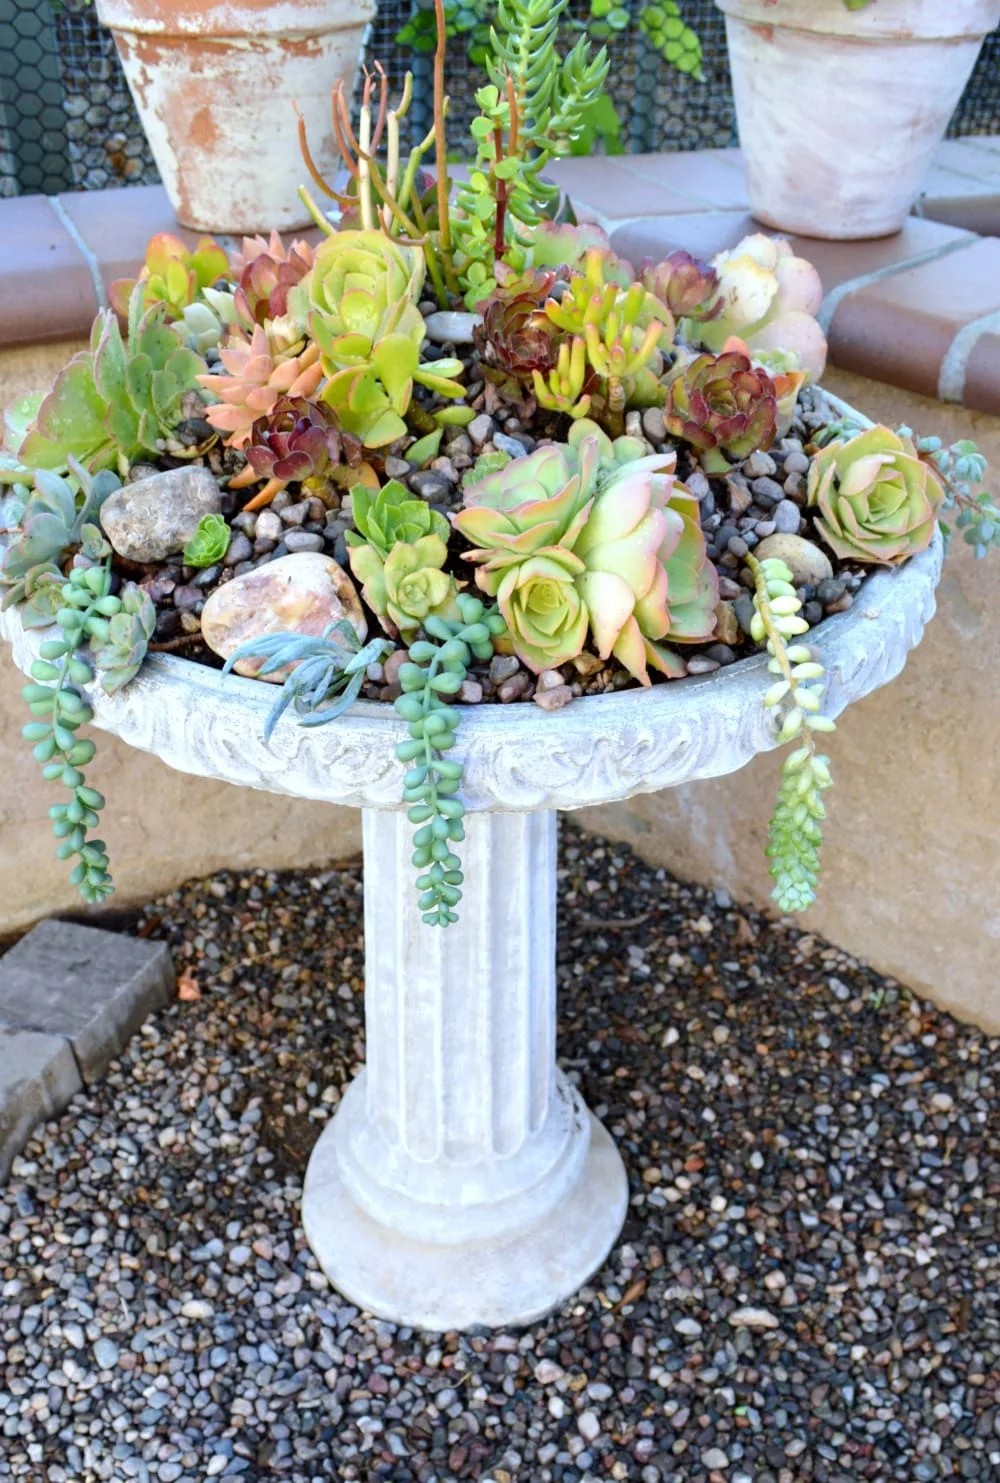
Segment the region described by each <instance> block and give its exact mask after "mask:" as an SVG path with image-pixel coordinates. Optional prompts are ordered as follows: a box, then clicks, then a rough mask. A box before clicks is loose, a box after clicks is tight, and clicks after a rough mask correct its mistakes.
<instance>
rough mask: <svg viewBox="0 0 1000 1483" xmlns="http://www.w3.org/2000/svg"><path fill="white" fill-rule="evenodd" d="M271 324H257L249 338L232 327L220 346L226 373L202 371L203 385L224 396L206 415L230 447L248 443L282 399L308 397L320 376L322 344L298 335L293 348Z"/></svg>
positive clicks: (220, 396) (306, 398)
mask: <svg viewBox="0 0 1000 1483" xmlns="http://www.w3.org/2000/svg"><path fill="white" fill-rule="evenodd" d="M273 328H274V327H273V326H268V327H267V328H264V327H263V326H262V325H259V324H258V325H255V327H254V331H253V335H252V336H251V337H250V338H249V339H248V338H247V336H246V335H245V334H244V333H243V331H242V330H240V329H238V328H235V327H234V328H233V329H231V330H230V332H229V340H228V342H227V343H226V345H225V346H223V348H222V349H221V350H220V351H219V359H220V360H221V362H222V365H223V367H224V369H225V371H226V375H224V376H220V375H204V376H199V377H198V380H199V381H200V383H201V385H202V386H203V387H204V388H205V390H206V391H210V392H213V393H214V394H215V396H217V397H218V398H219V399H220V400H219V402H218V403H216V404H215V405H213V406H211V407H209V408H208V410H207V411H206V413H205V416H206V418H207V420H208V421H209V422H210V423H211V424H212V426H213V427H214V428H217V429H218V430H219V432H226V433H228V434H229V437H228V438H227V439H226V444H227V446H228V447H230V448H245V447H246V445H247V444H248V443H249V442H250V440H251V438H252V436H253V429H254V424H255V423H256V422H257V421H258V420H259V419H260V418H262V417H269V416H270V415H271V413H272V412H273V411H274V409H275V407H276V406H277V405H278V403H279V402H280V401H282V400H283V399H285V398H291V399H292V400H295V399H298V398H303V399H305V400H307V401H308V400H309V398H310V397H312V396H313V395H314V394H315V393H316V392H317V391H318V389H319V386H320V383H321V382H322V379H323V367H322V365H321V364H320V355H319V346H318V345H314V344H313V345H305V344H304V342H303V341H302V340H298V341H296V342H295V343H293V344H292V346H291V347H290V348H289V347H288V346H287V345H286V344H285V343H284V342H283V339H282V338H281V337H276V336H275V335H274V333H273Z"/></svg>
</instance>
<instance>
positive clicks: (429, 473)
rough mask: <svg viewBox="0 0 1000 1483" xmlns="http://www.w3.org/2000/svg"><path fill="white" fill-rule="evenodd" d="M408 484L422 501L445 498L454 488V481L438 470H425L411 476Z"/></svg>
mask: <svg viewBox="0 0 1000 1483" xmlns="http://www.w3.org/2000/svg"><path fill="white" fill-rule="evenodd" d="M407 483H408V484H409V486H410V488H411V489H412V490H413V492H414V494H419V495H420V497H421V499H427V500H435V499H442V498H445V497H447V496H448V495H449V494H450V493H451V491H452V488H453V485H452V481H451V480H450V479H447V478H446V477H445V476H444V474H442V473H439V472H438V471H437V470H436V469H423V470H421V471H420V472H419V473H416V474H411V475H410V477H409V479H408V480H407Z"/></svg>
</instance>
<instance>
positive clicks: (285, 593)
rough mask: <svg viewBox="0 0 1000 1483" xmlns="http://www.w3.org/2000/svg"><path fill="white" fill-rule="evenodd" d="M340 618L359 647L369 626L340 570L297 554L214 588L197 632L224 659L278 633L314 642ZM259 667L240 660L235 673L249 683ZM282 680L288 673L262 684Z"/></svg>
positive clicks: (326, 559) (329, 561)
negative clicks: (307, 637)
mask: <svg viewBox="0 0 1000 1483" xmlns="http://www.w3.org/2000/svg"><path fill="white" fill-rule="evenodd" d="M339 618H346V619H347V621H348V622H349V623H350V625H351V627H352V628H353V629H354V630H355V632H356V633H357V635H358V639H359V641H360V642H361V643H364V641H365V638H366V637H367V634H368V624H367V622H366V620H365V615H364V612H363V610H362V607H361V600H360V598H359V597H358V594H357V591H356V589H355V586H354V583H353V582H352V581H351V579H350V577H349V576H348V575H347V573H346V572H345V571H344V569H343V567H342V566H339V565H338V564H337V562H335V561H334V560H333V558H332V557H331V556H322V555H321V554H320V553H319V552H318V551H298V552H295V553H294V554H293V555H291V556H279V557H278V559H277V561H270V562H268V563H267V565H266V566H260V567H257V569H256V570H255V571H252V572H245V573H244V574H243V575H242V576H240V577H234V578H233V580H232V581H231V582H226V583H225V585H224V586H222V587H217V588H216V589H215V591H214V592H213V593H212V595H211V597H210V598H209V599H208V601H207V602H206V603H205V608H204V611H203V613H202V615H201V631H202V635H203V636H204V639H205V642H206V644H207V645H208V647H209V648H210V649H211V650H212V651H213V652H214V653H216V654H219V655H221V657H222V658H223V659H228V658H229V656H230V654H232V653H233V652H234V651H235V650H236V649H238V648H239V647H240V645H241V644H245V643H247V642H248V641H249V640H250V639H256V638H262V637H263V636H264V635H265V634H270V633H282V632H285V633H309V634H316V635H317V636H319V635H320V634H322V632H323V630H324V629H325V628H326V627H327V626H328V624H330V623H335V622H336V621H337V620H338V619H339ZM262 662H263V661H262V660H258V659H241V660H239V661H238V662H237V664H236V665H235V666H234V668H235V670H236V673H237V674H241V675H249V676H250V677H251V678H252V677H254V676H256V674H257V671H258V670H259V668H260V665H261V663H262ZM286 674H287V667H286V668H285V669H280V670H276V671H275V672H274V673H273V674H269V675H263V676H261V678H263V679H265V680H268V681H270V682H271V683H273V684H278V685H280V684H281V683H282V682H283V681H284V679H285V676H286Z"/></svg>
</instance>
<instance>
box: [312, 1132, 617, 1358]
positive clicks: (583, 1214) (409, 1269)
mask: <svg viewBox="0 0 1000 1483" xmlns="http://www.w3.org/2000/svg"><path fill="white" fill-rule="evenodd" d="M587 1125H588V1131H589V1146H588V1149H587V1155H586V1158H585V1160H584V1163H583V1166H582V1168H581V1169H580V1174H579V1178H578V1179H577V1182H576V1184H575V1185H574V1186H573V1187H572V1188H571V1189H570V1191H569V1193H568V1195H566V1196H565V1198H564V1199H563V1200H562V1201H561V1203H560V1204H558V1205H557V1206H555V1207H554V1208H553V1209H551V1210H549V1211H548V1212H547V1213H546V1214H545V1215H544V1216H542V1217H541V1219H540V1220H538V1221H536V1222H535V1224H534V1225H531V1226H526V1227H525V1228H524V1229H523V1230H520V1231H511V1232H507V1233H505V1234H502V1235H499V1236H496V1237H493V1238H490V1237H487V1238H485V1239H484V1240H482V1241H463V1242H458V1241H456V1242H449V1243H447V1244H442V1243H435V1242H430V1241H419V1240H416V1239H415V1238H414V1237H412V1236H408V1235H407V1234H406V1233H405V1232H403V1231H398V1230H393V1229H391V1228H389V1227H387V1226H384V1225H380V1224H379V1222H378V1221H376V1220H374V1219H373V1218H372V1216H370V1215H368V1214H367V1213H366V1212H365V1211H364V1210H362V1209H361V1208H360V1206H359V1205H357V1204H356V1203H355V1201H354V1200H353V1199H352V1197H351V1195H350V1192H349V1191H348V1190H347V1188H346V1187H345V1185H344V1182H343V1179H342V1178H341V1176H340V1171H339V1168H338V1163H337V1156H336V1152H335V1150H334V1147H333V1140H332V1139H331V1137H330V1132H331V1129H330V1128H328V1129H327V1131H326V1132H325V1133H324V1134H323V1136H322V1138H321V1139H320V1141H319V1143H318V1144H317V1145H316V1148H315V1149H314V1150H313V1155H312V1158H311V1159H310V1162H309V1170H308V1173H307V1175H306V1184H305V1192H304V1194H303V1198H302V1223H303V1226H304V1227H305V1233H306V1239H307V1240H308V1242H309V1245H310V1246H311V1248H312V1251H313V1254H314V1255H315V1257H316V1260H317V1261H318V1262H319V1264H320V1266H321V1267H322V1268H323V1271H324V1272H325V1273H326V1275H327V1277H329V1279H330V1281H331V1282H332V1283H333V1285H334V1287H335V1288H336V1289H337V1291H338V1292H341V1293H343V1295H344V1296H345V1297H346V1298H349V1299H350V1301H351V1302H352V1303H356V1304H357V1305H358V1307H359V1308H367V1309H368V1311H369V1312H370V1313H375V1314H377V1315H378V1316H379V1317H380V1318H390V1319H393V1320H394V1321H395V1322H396V1323H402V1324H409V1325H412V1326H414V1327H417V1328H422V1329H434V1330H438V1331H444V1330H447V1329H468V1328H472V1327H473V1326H474V1325H477V1324H482V1325H485V1326H487V1327H489V1328H506V1327H510V1326H511V1325H515V1324H524V1323H531V1322H533V1321H534V1320H535V1319H537V1318H542V1317H543V1316H544V1315H545V1314H546V1313H549V1312H551V1310H552V1309H553V1308H554V1307H556V1306H557V1305H558V1304H559V1303H561V1302H562V1301H563V1299H564V1298H568V1297H571V1296H572V1295H573V1293H575V1292H576V1291H577V1290H578V1289H579V1288H580V1287H582V1286H583V1284H584V1283H585V1282H586V1281H587V1279H588V1278H589V1277H591V1276H593V1274H594V1273H595V1272H596V1271H597V1269H598V1268H599V1267H600V1265H601V1263H602V1262H603V1261H604V1259H605V1257H606V1256H607V1254H608V1252H609V1251H610V1250H611V1248H612V1246H613V1245H614V1243H615V1240H616V1238H617V1236H618V1233H619V1231H620V1230H621V1227H622V1222H623V1221H624V1219H625V1208H626V1205H627V1203H628V1186H627V1182H626V1178H625V1170H624V1168H623V1166H622V1161H621V1158H620V1157H619V1155H618V1150H617V1149H616V1148H615V1146H614V1144H613V1143H612V1141H611V1138H610V1137H609V1136H608V1134H607V1133H606V1132H605V1130H604V1129H603V1128H602V1127H601V1124H600V1123H599V1122H598V1121H597V1119H596V1117H594V1116H593V1115H592V1114H591V1113H587Z"/></svg>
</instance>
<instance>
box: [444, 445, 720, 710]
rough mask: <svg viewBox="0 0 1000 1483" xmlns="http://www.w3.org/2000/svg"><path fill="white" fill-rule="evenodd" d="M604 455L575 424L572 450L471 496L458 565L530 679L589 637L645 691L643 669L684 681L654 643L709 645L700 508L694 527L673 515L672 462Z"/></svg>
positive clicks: (505, 474)
mask: <svg viewBox="0 0 1000 1483" xmlns="http://www.w3.org/2000/svg"><path fill="white" fill-rule="evenodd" d="M609 450H612V445H611V444H610V440H608V439H607V438H605V437H604V436H603V434H601V433H600V432H599V430H598V429H597V428H595V427H594V426H593V424H587V423H578V424H577V425H576V427H575V428H574V430H573V442H572V443H571V444H563V445H559V444H552V445H550V446H548V447H545V448H541V449H539V450H538V451H537V452H535V453H533V454H530V455H529V456H528V457H527V458H524V459H516V460H514V461H513V463H511V464H509V465H508V466H507V467H506V468H505V469H502V470H500V471H499V472H496V473H494V474H491V475H489V476H487V478H486V479H484V480H482V481H480V483H478V484H475V485H472V486H471V487H470V488H469V489H468V490H467V491H466V495H465V499H466V508H465V509H464V510H462V511H460V512H459V514H457V515H456V516H455V517H454V524H455V526H456V528H457V529H458V530H459V531H461V533H462V534H463V535H464V536H466V538H467V539H468V540H470V541H472V542H473V543H474V545H475V549H474V550H473V551H471V552H467V553H466V556H467V559H468V560H470V561H473V562H474V563H476V566H477V571H476V582H477V584H478V586H479V587H480V588H482V590H483V591H485V592H487V593H489V594H490V595H491V596H493V597H495V598H496V599H497V604H498V606H499V609H500V612H501V614H502V615H503V617H504V619H505V621H506V623H507V627H508V633H509V637H510V642H511V644H512V646H513V649H514V652H515V653H516V654H517V655H518V657H519V658H520V659H521V661H522V662H523V663H524V664H525V665H527V667H528V668H529V669H532V670H534V671H535V672H536V673H540V672H541V671H542V670H544V669H550V668H553V667H556V666H558V665H560V664H565V663H567V662H569V661H570V660H572V659H574V658H576V656H577V655H578V654H580V653H581V652H582V650H583V647H584V645H585V644H586V642H587V639H588V637H589V636H591V635H592V636H593V639H594V642H595V645H596V647H597V650H598V653H599V654H600V656H601V658H603V659H607V658H609V657H610V656H611V655H612V654H613V655H614V656H615V658H617V659H618V660H619V662H620V663H621V664H622V665H624V667H625V668H626V669H628V671H629V672H630V674H632V675H633V676H634V678H635V679H637V680H638V681H639V682H640V683H641V684H644V685H648V684H649V673H648V666H649V665H652V666H654V667H655V668H657V669H659V670H660V671H661V672H662V673H664V674H667V675H671V676H675V675H679V674H683V673H684V666H683V664H682V663H681V661H680V659H679V658H678V657H677V656H676V655H674V654H672V653H671V652H670V651H669V650H667V649H665V648H663V646H662V640H664V639H666V638H668V637H671V638H673V637H675V636H676V637H678V638H681V639H684V638H691V637H694V636H695V635H694V633H692V632H690V630H692V629H696V630H698V633H697V637H699V638H704V637H708V636H709V635H710V634H711V632H712V630H713V628H714V623H715V618H714V610H715V606H716V603H717V600H718V592H717V583H716V582H715V581H714V571H713V569H712V568H711V566H710V565H709V564H708V563H707V562H706V561H705V559H704V558H705V549H704V539H703V538H702V536H701V528H700V525H698V523H697V505H696V504H694V513H695V520H694V526H693V527H692V526H691V525H690V524H689V517H690V510H688V509H686V508H685V509H683V511H682V509H675V508H673V506H674V480H673V475H672V467H673V456H672V455H671V454H660V455H653V456H651V457H648V458H638V459H635V458H631V459H629V460H627V461H625V462H618V461H617V460H616V459H615V456H614V452H613V451H611V452H610V454H609ZM684 495H687V492H686V491H684ZM681 503H682V506H683V505H684V500H683V497H682V499H681ZM687 503H688V504H690V503H692V502H691V497H690V496H687ZM695 533H696V536H695V543H696V542H697V541H700V548H701V562H700V563H699V562H698V561H697V559H696V557H695V554H694V551H693V543H692V539H691V538H692V535H693V534H695ZM677 556H679V558H680V559H679V561H678V563H677V565H676V568H675V571H676V587H677V591H676V597H677V598H678V601H679V609H678V610H679V612H680V613H681V623H680V629H687V630H688V632H686V633H685V632H680V631H678V632H677V634H676V635H675V633H674V631H673V601H674V596H675V594H674V593H673V592H672V590H671V589H672V582H673V581H674V577H673V576H672V572H671V566H672V563H673V562H674V558H675V557H677ZM695 568H697V575H696V576H695V577H694V580H693V581H692V580H691V577H692V574H693V573H694V572H695ZM703 572H707V573H710V574H711V575H708V576H704V577H703V575H702V573H703ZM699 603H700V604H701V606H702V608H703V609H704V612H703V617H702V619H701V622H700V623H699V621H698V620H697V619H696V618H695V616H694V614H695V609H696V608H697V607H698V605H699Z"/></svg>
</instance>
